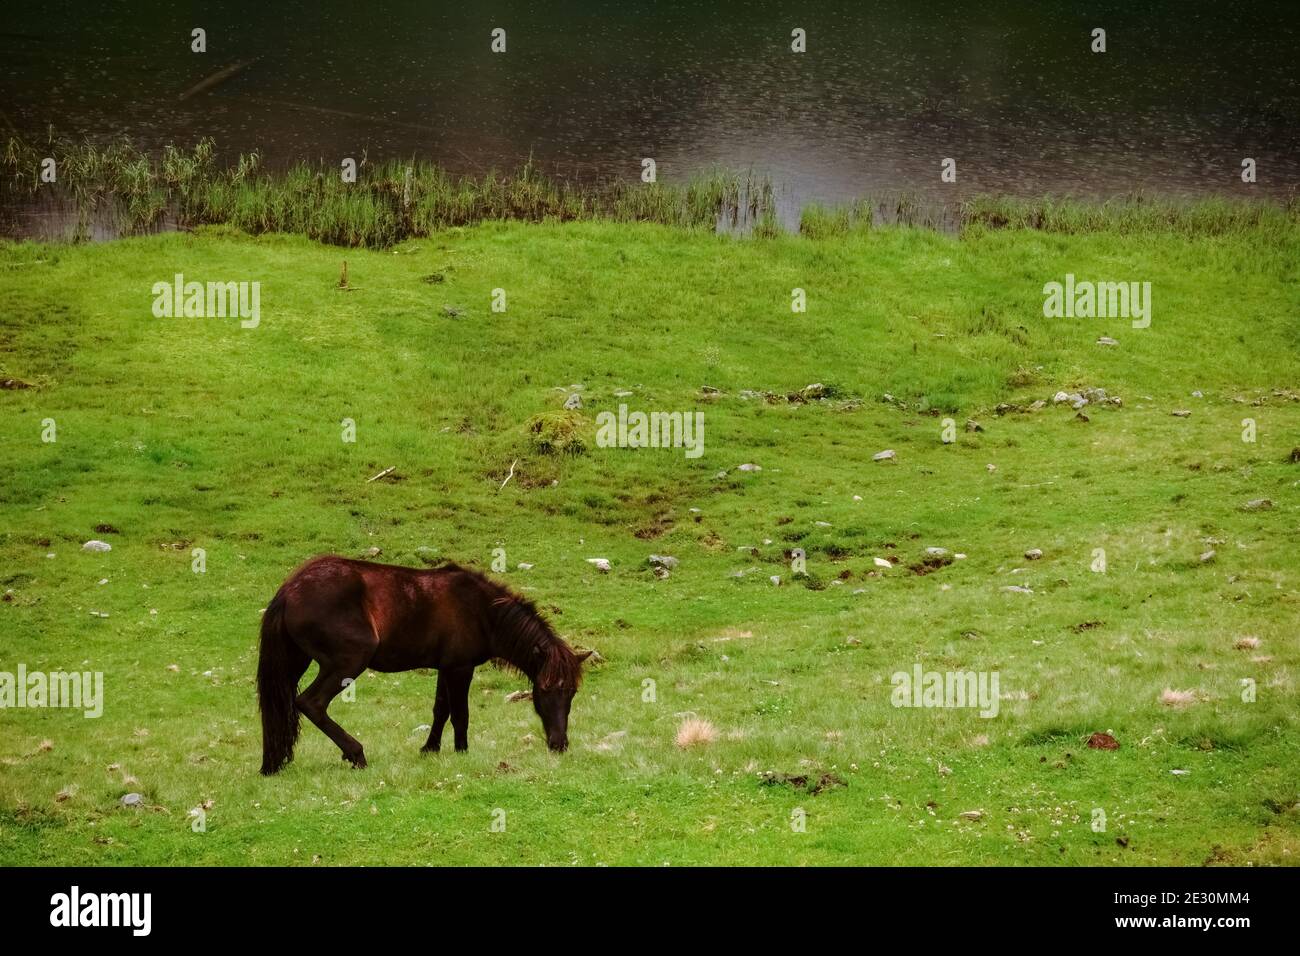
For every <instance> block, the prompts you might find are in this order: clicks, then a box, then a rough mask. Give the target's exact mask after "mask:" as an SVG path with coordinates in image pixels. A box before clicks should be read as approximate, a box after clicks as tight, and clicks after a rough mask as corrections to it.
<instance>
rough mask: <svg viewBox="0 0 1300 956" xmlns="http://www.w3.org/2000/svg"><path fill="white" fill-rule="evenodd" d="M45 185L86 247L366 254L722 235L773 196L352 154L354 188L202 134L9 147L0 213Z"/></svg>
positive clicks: (328, 174) (719, 184)
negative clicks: (110, 237)
mask: <svg viewBox="0 0 1300 956" xmlns="http://www.w3.org/2000/svg"><path fill="white" fill-rule="evenodd" d="M47 157H48V158H50V159H53V160H54V164H55V165H54V171H55V181H54V182H52V183H48V182H43V181H42V163H43V162H45V161H46V158H47ZM47 165H48V164H47ZM45 190H48V191H49V192H50V193H51V194H52V196H53V198H54V200H55V201H58V202H62V203H64V204H65V205H66V206H67V207H68V209H69V211H70V213H71V214H72V215H73V216H74V217H75V223H74V224H73V225H72V228H71V229H70V232H71V235H70V236H69V238H73V239H84V238H87V237H88V236H89V234H90V231H91V224H92V223H94V222H95V221H96V220H99V221H101V222H102V221H103V220H104V219H105V217H107V219H108V221H109V223H110V224H111V227H112V228H113V229H114V231H116V232H117V233H118V234H121V235H133V234H143V233H149V232H153V231H157V230H158V229H159V228H160V227H161V226H162V225H164V224H165V223H166V222H168V221H171V222H174V224H175V225H177V226H179V227H182V228H184V227H189V226H194V225H203V224H225V225H230V226H234V227H237V228H239V229H242V230H245V231H247V232H250V233H265V232H285V233H296V234H300V235H305V236H307V237H309V238H312V239H316V240H319V241H321V242H327V243H333V244H337V245H345V246H365V247H372V248H383V247H386V246H390V245H392V244H393V243H395V242H400V241H402V240H403V239H409V238H415V237H420V236H427V235H429V234H430V233H433V232H436V231H437V230H440V229H445V228H448V227H452V226H466V225H471V224H474V223H478V222H484V221H489V220H517V221H525V222H541V221H548V220H550V221H560V222H567V221H573V220H590V219H606V220H614V221H619V222H654V223H660V224H663V225H672V226H679V227H684V228H690V229H698V228H703V229H710V230H711V229H714V228H718V227H719V226H722V227H724V228H731V227H736V226H737V225H739V224H741V223H743V222H745V221H747V220H750V219H753V220H760V219H762V218H763V217H764V215H765V214H766V213H767V212H768V210H769V209H770V208H771V206H772V201H773V200H772V187H771V184H770V183H768V182H767V181H765V180H762V179H759V178H757V177H755V176H753V175H752V174H750V175H747V176H741V175H737V174H733V173H729V172H725V171H722V170H713V171H709V172H706V173H703V174H701V175H698V176H696V177H694V178H693V179H691V180H690V181H689V182H687V183H684V184H678V183H672V184H668V183H658V182H655V183H640V182H638V183H635V184H630V183H624V182H609V183H597V184H581V183H573V182H567V181H562V180H559V179H555V178H552V177H549V176H547V175H545V174H544V173H542V172H541V171H540V170H539V169H538V168H537V167H536V166H535V165H534V164H533V163H532V162H531V161H530V162H528V163H526V164H524V165H523V166H522V167H520V168H519V169H517V170H515V171H513V172H498V171H488V172H486V173H482V174H478V175H460V174H455V173H452V172H449V171H448V170H446V169H443V168H441V167H439V166H436V165H434V164H432V163H429V162H427V161H424V160H414V159H413V160H410V161H405V160H387V161H385V162H382V163H372V162H370V161H368V160H367V159H366V158H365V157H362V158H361V160H360V161H359V162H358V165H357V169H356V181H355V182H345V181H344V179H343V176H342V170H341V168H339V167H332V166H329V165H327V164H324V163H316V164H311V163H306V162H301V163H297V164H295V165H294V166H292V167H290V168H289V169H287V170H284V171H282V172H272V171H269V170H267V169H265V168H264V167H263V163H262V158H261V156H260V155H259V154H258V153H256V152H253V153H250V154H241V155H240V156H239V157H238V158H237V160H236V161H235V162H234V163H232V164H228V165H226V166H221V165H219V164H218V163H217V162H216V159H215V147H214V144H213V142H212V140H210V139H204V140H200V141H199V142H198V143H197V144H195V145H194V146H193V147H192V148H190V149H188V150H182V149H178V148H176V147H171V146H169V147H167V148H166V149H164V150H163V152H162V153H161V154H160V155H150V154H147V153H144V152H141V151H140V150H138V149H137V148H135V147H134V146H133V145H131V144H130V143H126V142H123V143H117V144H113V145H109V146H102V147H101V146H95V145H91V144H89V143H84V144H74V143H70V142H67V141H64V140H57V139H53V138H51V139H50V140H49V141H48V142H47V143H44V144H41V145H39V146H38V145H33V144H30V143H27V142H24V141H21V140H18V139H10V140H9V141H8V143H7V144H6V147H5V150H4V154H3V157H0V207H7V208H12V207H14V206H15V205H19V204H21V203H23V202H30V201H32V200H33V199H34V198H37V197H39V195H40V194H41V192H42V191H45Z"/></svg>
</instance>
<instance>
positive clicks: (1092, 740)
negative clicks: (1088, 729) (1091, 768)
mask: <svg viewBox="0 0 1300 956" xmlns="http://www.w3.org/2000/svg"><path fill="white" fill-rule="evenodd" d="M1088 746H1089V747H1091V748H1092V749H1093V750H1119V741H1118V740H1116V739H1115V738H1114V737H1112V736H1111V735H1110V734H1102V733H1096V734H1093V735H1092V736H1091V737H1089V738H1088Z"/></svg>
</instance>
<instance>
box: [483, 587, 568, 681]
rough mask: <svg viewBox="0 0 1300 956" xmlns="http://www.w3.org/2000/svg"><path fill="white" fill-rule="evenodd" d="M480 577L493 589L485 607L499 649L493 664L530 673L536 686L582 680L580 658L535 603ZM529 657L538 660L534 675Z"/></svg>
mask: <svg viewBox="0 0 1300 956" xmlns="http://www.w3.org/2000/svg"><path fill="white" fill-rule="evenodd" d="M480 577H481V576H480ZM483 580H484V581H487V583H488V584H489V585H491V587H492V588H493V590H494V591H496V592H497V593H496V596H495V597H493V598H492V603H491V605H490V609H489V616H490V617H491V621H492V626H493V629H494V631H495V636H496V643H497V647H498V650H499V652H500V653H499V654H498V655H497V657H496V658H495V661H496V663H497V665H498V666H500V667H504V668H506V669H507V670H514V671H518V672H519V673H521V674H524V675H525V676H531V677H532V681H533V685H534V686H535V687H537V688H538V689H539V690H555V689H557V688H570V687H571V688H573V689H575V690H576V689H577V687H578V685H579V684H580V683H582V662H581V661H580V660H579V659H578V656H577V655H576V654H574V653H573V651H572V650H571V649H570V648H569V646H568V645H567V644H565V643H564V641H562V640H560V638H559V637H557V636H556V634H555V631H553V630H552V629H551V625H550V623H549V622H548V621H547V620H546V618H545V617H543V616H542V613H541V612H540V611H539V610H537V607H536V605H534V604H533V602H532V601H530V600H528V599H527V598H525V597H522V596H521V595H518V594H515V593H514V592H513V591H511V590H510V589H509V588H506V587H504V586H503V585H500V584H497V583H496V582H493V581H488V579H487V578H483ZM532 661H540V663H539V665H538V666H537V670H536V674H535V675H529V674H528V671H527V665H528V663H529V662H532Z"/></svg>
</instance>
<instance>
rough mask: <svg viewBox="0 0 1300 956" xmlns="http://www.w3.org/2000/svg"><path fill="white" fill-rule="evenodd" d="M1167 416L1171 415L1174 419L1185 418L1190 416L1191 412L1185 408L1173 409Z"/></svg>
mask: <svg viewBox="0 0 1300 956" xmlns="http://www.w3.org/2000/svg"><path fill="white" fill-rule="evenodd" d="M1169 414H1171V415H1173V416H1174V418H1187V417H1189V416H1190V415H1191V414H1192V412H1191V409H1187V408H1175V409H1174V410H1173V411H1172V412H1170V413H1169Z"/></svg>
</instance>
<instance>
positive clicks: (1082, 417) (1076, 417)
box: [1074, 412, 1092, 424]
mask: <svg viewBox="0 0 1300 956" xmlns="http://www.w3.org/2000/svg"><path fill="white" fill-rule="evenodd" d="M1074 420H1075V421H1076V422H1084V423H1085V424H1086V423H1087V422H1090V421H1092V419H1091V418H1089V417H1088V416H1087V415H1085V414H1084V413H1083V412H1075V413H1074Z"/></svg>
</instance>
